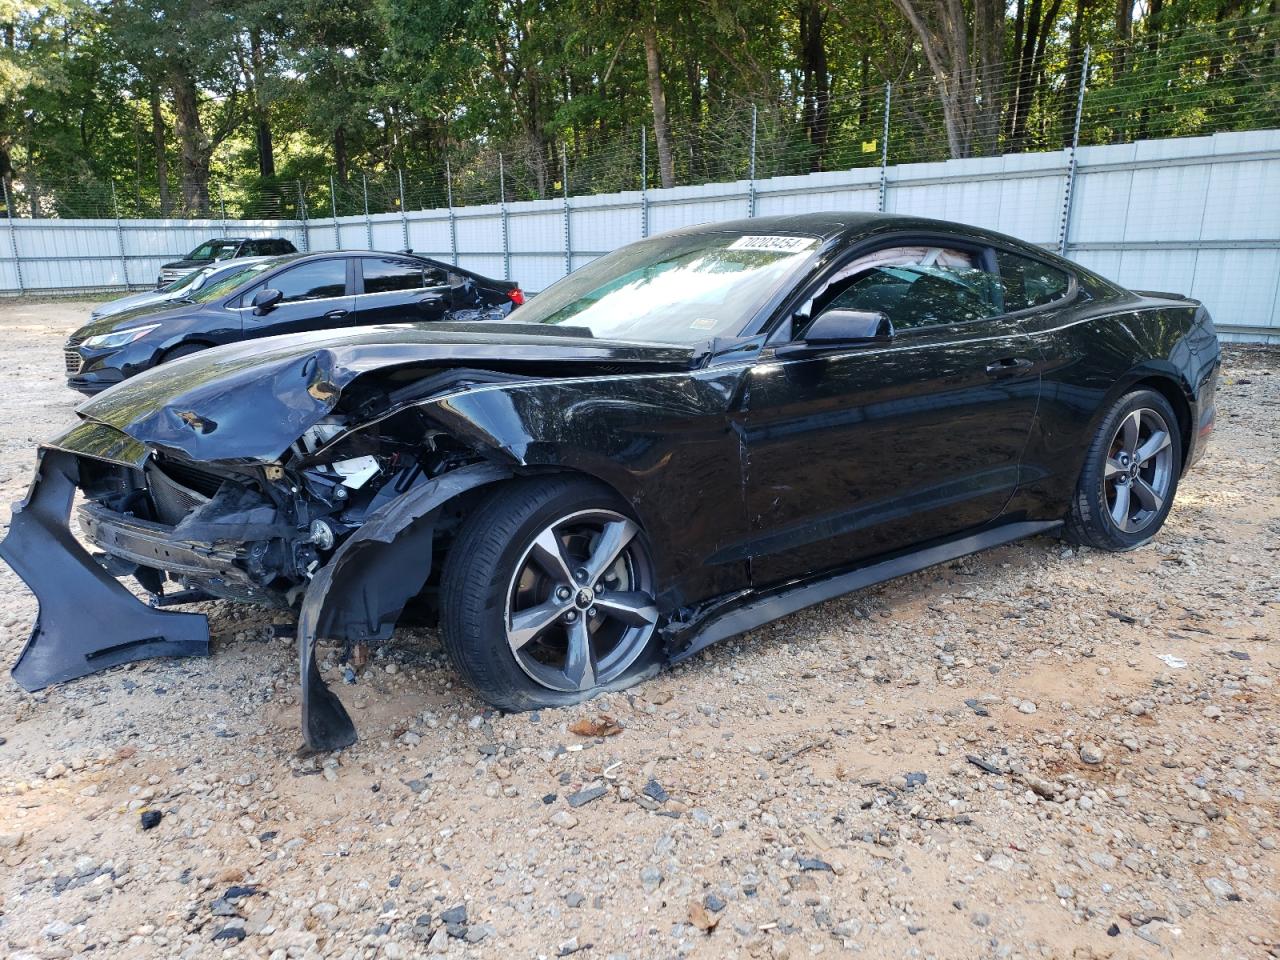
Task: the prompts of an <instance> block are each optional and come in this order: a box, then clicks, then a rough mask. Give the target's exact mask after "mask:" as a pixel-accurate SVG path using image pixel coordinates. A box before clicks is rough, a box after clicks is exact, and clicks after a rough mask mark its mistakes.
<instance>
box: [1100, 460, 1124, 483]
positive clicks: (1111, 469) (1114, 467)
mask: <svg viewBox="0 0 1280 960" xmlns="http://www.w3.org/2000/svg"><path fill="white" fill-rule="evenodd" d="M1124 472H1125V469H1124V467H1122V466H1120V463H1119V462H1118V461H1116V460H1113V459H1111V457H1107V465H1106V466H1105V467H1104V468H1103V470H1102V478H1103V479H1104V480H1110V479H1111V478H1112V477H1114V476H1118V475H1119V474H1122V473H1124Z"/></svg>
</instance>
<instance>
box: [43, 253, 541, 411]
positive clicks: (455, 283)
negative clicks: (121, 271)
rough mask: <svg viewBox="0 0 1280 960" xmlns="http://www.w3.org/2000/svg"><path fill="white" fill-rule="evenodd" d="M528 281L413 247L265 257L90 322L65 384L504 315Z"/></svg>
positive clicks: (70, 357)
mask: <svg viewBox="0 0 1280 960" xmlns="http://www.w3.org/2000/svg"><path fill="white" fill-rule="evenodd" d="M523 301H524V294H523V293H521V291H520V285H519V284H517V283H513V282H512V281H509V280H491V279H489V278H487V277H482V276H480V275H479V274H476V273H472V272H470V271H469V270H460V269H458V268H457V267H452V266H447V265H445V264H443V263H437V262H436V261H434V260H428V259H426V258H424V257H417V256H413V255H411V254H391V253H346V252H341V251H339V252H336V253H313V254H297V255H295V256H292V257H270V258H265V259H264V258H259V259H255V260H254V261H252V262H249V263H247V264H246V265H245V266H244V267H243V269H241V270H238V271H235V272H232V273H230V274H228V275H227V276H224V277H223V278H222V279H221V280H219V281H218V282H216V283H209V284H206V285H205V286H203V287H202V288H201V289H199V290H197V291H195V292H193V293H190V294H188V295H186V296H184V297H182V298H181V299H178V300H175V301H173V302H170V303H165V304H160V305H152V306H149V307H140V308H138V309H135V310H128V311H125V312H124V313H119V314H114V315H112V316H108V317H105V318H103V319H101V320H96V321H90V322H89V323H87V324H86V325H85V326H83V327H81V328H80V329H78V330H76V331H75V332H74V333H72V334H71V336H70V337H69V338H68V340H67V342H66V345H65V347H64V351H63V352H64V356H65V358H66V367H67V386H69V387H71V389H73V390H78V391H80V392H81V393H85V394H94V393H98V392H100V391H102V390H105V389H106V388H107V387H110V386H112V385H114V384H117V383H119V382H120V381H121V380H125V379H127V378H129V377H132V376H135V375H137V374H139V373H141V372H142V371H143V370H149V369H150V368H151V367H154V366H155V365H156V364H159V363H164V362H166V361H169V360H173V359H175V358H176V357H184V356H187V355H188V354H192V353H197V352H198V351H200V350H205V349H207V348H209V347H212V346H217V345H219V344H224V343H232V342H235V341H238V340H249V339H256V338H258V337H267V336H273V335H275V334H281V333H298V332H301V331H305V330H332V329H346V328H349V327H355V326H361V325H364V324H373V323H418V322H423V321H432V320H440V319H443V318H446V317H453V318H457V319H481V318H490V319H491V318H493V317H497V316H503V315H505V314H506V313H508V312H510V310H511V309H512V308H514V307H515V306H517V305H518V304H520V303H522V302H523Z"/></svg>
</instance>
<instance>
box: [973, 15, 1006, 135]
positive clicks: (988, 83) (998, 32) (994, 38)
mask: <svg viewBox="0 0 1280 960" xmlns="http://www.w3.org/2000/svg"><path fill="white" fill-rule="evenodd" d="M1004 28H1005V5H1004V0H975V2H974V5H973V34H974V37H973V48H974V52H975V53H976V55H977V74H978V80H979V82H980V84H981V86H980V89H978V90H976V91H974V92H973V94H972V96H973V102H974V136H975V140H976V147H977V151H978V152H980V153H982V154H986V155H988V156H990V155H992V154H994V153H996V152H997V150H998V148H999V145H1000V112H1001V106H1002V98H1001V89H1000V88H1001V86H1002V85H1003V83H1004V33H1005V29H1004Z"/></svg>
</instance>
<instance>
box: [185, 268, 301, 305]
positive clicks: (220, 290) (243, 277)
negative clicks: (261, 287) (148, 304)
mask: <svg viewBox="0 0 1280 960" xmlns="http://www.w3.org/2000/svg"><path fill="white" fill-rule="evenodd" d="M282 259H283V258H281V257H274V258H272V259H270V260H261V261H259V262H257V263H251V264H249V265H247V266H246V267H245V268H244V269H243V270H235V271H233V272H231V273H229V274H227V275H226V276H225V277H223V278H222V279H221V280H218V281H216V282H214V283H210V284H208V285H207V286H205V288H204V289H203V290H200V291H199V292H197V293H194V294H192V295H191V297H190V298H189V299H190V300H191V301H192V302H193V303H208V302H209V301H210V300H217V299H218V298H219V297H221V296H222V295H223V294H227V293H230V292H231V291H232V290H234V289H235V288H236V287H238V286H240V285H241V284H242V283H247V282H248V281H250V280H252V279H253V278H254V277H256V276H258V274H260V273H263V272H265V271H267V270H270V269H271V268H272V267H277V266H279V265H280V262H281V260H282Z"/></svg>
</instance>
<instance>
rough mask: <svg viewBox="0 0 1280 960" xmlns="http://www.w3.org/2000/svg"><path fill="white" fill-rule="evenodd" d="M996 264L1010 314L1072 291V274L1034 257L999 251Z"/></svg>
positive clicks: (1040, 304) (1055, 298) (1048, 302)
mask: <svg viewBox="0 0 1280 960" xmlns="http://www.w3.org/2000/svg"><path fill="white" fill-rule="evenodd" d="M996 265H997V267H998V268H999V271H1000V284H1001V286H1002V287H1003V288H1004V308H1005V310H1006V311H1008V312H1009V313H1014V312H1016V311H1018V310H1030V309H1032V308H1033V307H1043V306H1046V305H1048V304H1050V303H1053V302H1054V301H1055V300H1061V299H1062V298H1063V297H1065V296H1066V295H1067V294H1068V293H1069V292H1070V291H1071V276H1070V274H1068V273H1066V271H1063V270H1059V269H1058V268H1057V267H1051V266H1049V264H1047V263H1041V262H1040V261H1039V260H1034V259H1032V258H1031V257H1021V256H1018V255H1017V254H1015V253H1008V252H1006V251H1004V250H997V251H996Z"/></svg>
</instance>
